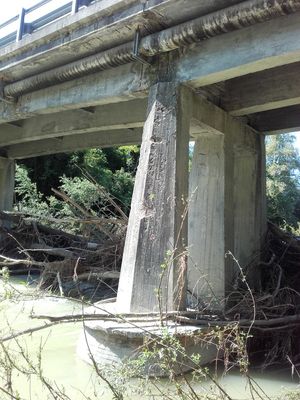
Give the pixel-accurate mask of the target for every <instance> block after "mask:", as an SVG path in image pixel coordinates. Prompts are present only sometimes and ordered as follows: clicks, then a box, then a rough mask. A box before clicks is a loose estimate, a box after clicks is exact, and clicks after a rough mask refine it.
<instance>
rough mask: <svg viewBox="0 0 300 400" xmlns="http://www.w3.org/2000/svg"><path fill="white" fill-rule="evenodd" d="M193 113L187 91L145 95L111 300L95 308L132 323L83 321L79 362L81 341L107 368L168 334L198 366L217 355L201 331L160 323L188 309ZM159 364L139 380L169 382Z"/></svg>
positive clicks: (168, 85)
mask: <svg viewBox="0 0 300 400" xmlns="http://www.w3.org/2000/svg"><path fill="white" fill-rule="evenodd" d="M191 112H192V94H191V92H190V90H189V89H187V88H184V87H181V86H178V85H177V84H176V83H174V82H160V83H157V84H156V85H154V86H152V88H151V89H150V93H149V101H148V112H147V119H146V122H145V125H144V131H143V139H142V147H141V154H140V162H139V167H138V171H137V175H136V180H135V186H134V192H133V198H132V204H131V213H130V217H129V225H128V230H127V237H126V242H125V250H124V254H123V262H122V268H121V276H120V282H119V288H118V296H117V301H116V303H110V304H109V303H108V304H103V305H101V304H99V307H101V309H102V310H106V311H108V312H109V313H114V314H117V315H118V314H120V313H125V314H126V315H127V316H128V317H130V316H131V317H132V318H134V323H131V322H127V321H126V318H125V320H120V322H114V321H95V322H94V321H92V322H90V321H89V322H87V323H86V325H85V336H84V337H82V340H81V341H80V343H79V354H80V355H81V357H83V358H86V356H87V354H89V351H87V350H86V349H85V347H86V338H87V340H88V344H89V350H90V352H91V353H92V354H93V357H94V359H95V361H96V362H97V363H99V364H105V363H109V364H111V363H112V362H116V363H119V362H121V361H123V360H124V359H125V360H126V359H128V358H132V357H136V356H137V355H138V354H139V352H140V351H141V349H142V348H143V346H144V343H145V338H147V337H148V338H149V337H150V338H151V337H152V338H156V340H157V338H159V337H160V336H161V337H162V336H164V335H165V334H166V331H167V332H168V333H169V335H174V336H176V337H177V338H178V340H180V341H181V343H182V345H183V346H184V347H185V349H186V353H187V355H189V356H191V355H192V354H194V353H197V352H199V351H200V352H201V360H202V362H203V363H208V362H210V361H212V359H214V358H215V356H216V349H215V347H214V346H202V345H201V344H199V340H197V339H195V337H193V334H194V333H195V332H199V330H201V328H199V326H180V325H179V324H177V323H175V322H172V321H164V322H163V319H162V320H160V315H161V317H163V316H164V315H165V313H166V312H167V311H179V310H185V309H186V294H187V243H188V242H187V230H188V218H187V211H188V201H187V200H188V164H189V157H188V155H189V131H190V121H191ZM153 312H157V315H153ZM139 313H142V314H140V315H139ZM148 313H149V315H147V314H148ZM152 317H153V318H152ZM146 342H147V340H146ZM159 364H160V363H159V359H158V358H157V357H156V356H155V355H154V356H153V358H152V359H151V360H149V362H148V364H147V365H145V366H144V370H143V371H142V373H146V374H147V375H165V374H167V375H168V374H169V373H170V371H165V370H162V369H161V368H160V366H159ZM176 369H178V372H179V371H184V370H188V369H190V359H188V358H187V357H186V356H183V355H182V354H179V355H178V365H177V364H175V370H176Z"/></svg>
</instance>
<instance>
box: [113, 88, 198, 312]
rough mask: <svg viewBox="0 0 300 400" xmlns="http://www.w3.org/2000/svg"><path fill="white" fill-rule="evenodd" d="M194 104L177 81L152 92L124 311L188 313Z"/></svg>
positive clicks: (125, 272)
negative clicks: (185, 310)
mask: <svg viewBox="0 0 300 400" xmlns="http://www.w3.org/2000/svg"><path fill="white" fill-rule="evenodd" d="M190 100H191V97H190V95H189V91H187V90H186V89H185V88H182V87H181V88H180V87H178V86H177V84H176V83H173V82H172V83H158V84H157V85H155V86H153V87H152V88H151V91H150V95H149V108H148V117H147V120H146V123H145V126H144V132H143V140H142V147H141V153H140V163H139V167H138V171H137V175H136V179H135V187H134V192H133V198H132V206H131V213H130V217H129V224H128V230H127V236H126V242H125V249H124V254H123V262H122V267H121V276H120V282H119V289H118V300H117V306H118V309H119V310H120V311H122V312H136V311H153V310H158V309H159V308H160V307H162V308H163V309H165V308H167V309H169V310H174V309H175V310H176V309H182V308H185V296H186V255H185V247H186V245H187V218H185V208H186V200H187V196H188V143H189V127H190V112H191V104H189V102H190ZM158 293H159V296H158Z"/></svg>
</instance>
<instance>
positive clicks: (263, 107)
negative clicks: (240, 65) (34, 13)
mask: <svg viewBox="0 0 300 400" xmlns="http://www.w3.org/2000/svg"><path fill="white" fill-rule="evenodd" d="M299 72H300V63H293V64H289V65H284V66H282V67H277V68H272V70H265V71H261V72H258V73H256V74H249V75H246V76H244V77H240V78H235V79H232V80H229V81H226V82H225V93H224V97H223V98H222V100H221V107H222V108H224V109H225V110H226V111H228V112H230V114H231V115H236V116H241V115H247V114H253V113H257V112H262V111H267V110H274V109H278V108H282V107H287V106H290V105H295V104H299V103H300V89H299V83H300V82H299V80H300V78H299Z"/></svg>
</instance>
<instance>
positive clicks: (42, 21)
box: [0, 0, 95, 47]
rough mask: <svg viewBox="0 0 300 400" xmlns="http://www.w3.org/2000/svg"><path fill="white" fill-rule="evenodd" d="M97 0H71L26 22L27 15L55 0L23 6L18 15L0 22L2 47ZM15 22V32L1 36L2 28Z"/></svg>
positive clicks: (6, 27)
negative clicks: (27, 6) (28, 6)
mask: <svg viewBox="0 0 300 400" xmlns="http://www.w3.org/2000/svg"><path fill="white" fill-rule="evenodd" d="M94 1H95V0H71V1H68V2H67V3H66V4H64V5H62V6H61V7H58V8H57V9H55V10H53V11H51V12H49V13H47V14H45V15H41V16H40V17H39V18H37V19H36V20H34V21H31V22H30V23H27V22H26V16H27V15H28V14H30V13H32V12H33V11H36V10H39V9H41V8H42V7H43V6H45V5H47V4H50V3H51V2H53V0H41V1H40V2H38V3H37V4H35V5H34V6H32V7H30V8H27V9H25V8H22V9H21V11H20V13H19V15H16V16H14V17H12V18H10V19H9V20H7V21H5V22H3V23H2V24H0V47H3V46H6V45H7V44H9V43H13V42H19V41H20V40H21V39H22V38H23V36H24V35H26V34H31V33H32V32H34V31H36V30H38V29H40V28H42V27H43V26H45V25H47V24H49V23H51V22H53V21H55V20H57V19H59V18H61V17H64V16H65V15H68V14H75V13H77V12H78V10H79V9H80V8H81V7H84V6H85V7H87V6H89V5H90V4H91V3H92V2H94ZM13 24H15V25H16V29H15V30H13V32H10V33H9V34H7V35H5V36H2V37H1V30H3V29H8V27H9V26H11V25H13Z"/></svg>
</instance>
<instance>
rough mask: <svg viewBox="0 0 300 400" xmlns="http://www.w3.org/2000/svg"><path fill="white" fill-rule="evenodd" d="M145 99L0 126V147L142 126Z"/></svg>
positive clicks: (144, 116)
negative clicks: (18, 124)
mask: <svg viewBox="0 0 300 400" xmlns="http://www.w3.org/2000/svg"><path fill="white" fill-rule="evenodd" d="M146 108H147V101H146V99H145V100H144V99H139V100H132V101H126V102H121V103H118V104H115V103H113V104H107V105H103V106H98V107H95V108H93V109H91V110H90V111H88V110H84V109H78V110H74V111H73V110H70V111H64V112H62V113H55V114H47V115H41V116H39V117H34V118H30V119H27V120H24V121H22V123H21V124H20V126H14V125H8V124H5V125H2V126H1V125H0V133H1V137H0V146H1V147H5V146H10V145H14V144H19V143H25V142H29V141H36V140H45V139H51V138H57V137H59V138H60V139H61V138H62V137H63V136H68V135H77V134H83V133H92V132H100V131H106V132H107V131H110V130H117V129H126V128H139V127H143V125H144V121H145V119H146Z"/></svg>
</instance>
